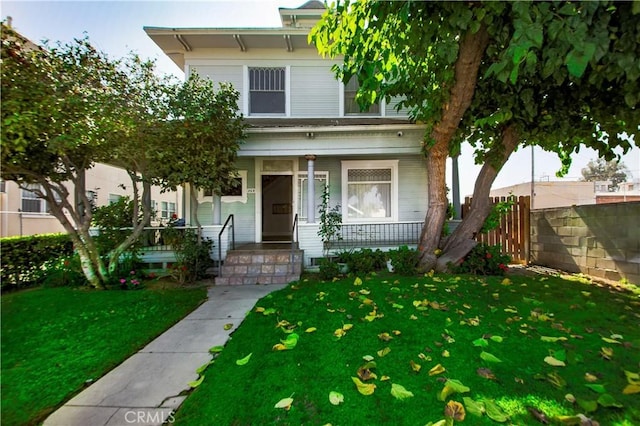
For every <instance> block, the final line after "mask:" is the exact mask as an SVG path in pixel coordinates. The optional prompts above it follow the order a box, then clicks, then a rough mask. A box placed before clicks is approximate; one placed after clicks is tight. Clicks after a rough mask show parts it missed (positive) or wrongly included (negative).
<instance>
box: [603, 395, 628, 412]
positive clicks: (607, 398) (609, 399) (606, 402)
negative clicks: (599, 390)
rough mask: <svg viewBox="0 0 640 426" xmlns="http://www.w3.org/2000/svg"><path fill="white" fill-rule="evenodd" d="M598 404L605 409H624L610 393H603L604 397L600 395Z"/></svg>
mask: <svg viewBox="0 0 640 426" xmlns="http://www.w3.org/2000/svg"><path fill="white" fill-rule="evenodd" d="M598 404H600V405H602V406H603V407H605V408H610V407H615V408H622V407H624V406H623V405H622V404H620V403H619V402H618V401H616V400H615V398H614V397H613V396H611V395H610V394H608V393H603V394H602V395H600V397H599V398H598Z"/></svg>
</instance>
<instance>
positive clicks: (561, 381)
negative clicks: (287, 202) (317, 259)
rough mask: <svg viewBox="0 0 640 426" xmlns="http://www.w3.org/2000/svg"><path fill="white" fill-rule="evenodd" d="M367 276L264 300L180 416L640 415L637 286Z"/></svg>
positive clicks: (209, 420) (469, 419)
mask: <svg viewBox="0 0 640 426" xmlns="http://www.w3.org/2000/svg"><path fill="white" fill-rule="evenodd" d="M362 278H363V279H362V280H361V279H359V278H357V277H350V278H346V279H342V280H338V281H335V282H321V281H318V280H315V279H312V278H309V279H305V280H303V281H302V282H300V283H296V284H292V285H289V286H288V287H287V288H285V289H283V290H281V291H279V292H277V293H273V294H272V295H269V296H267V297H266V298H264V299H262V300H260V301H259V302H258V304H257V307H256V308H255V309H254V310H252V312H251V313H249V314H248V316H247V317H246V319H245V321H244V322H243V323H242V325H241V326H240V327H239V329H238V330H236V331H235V332H234V334H233V336H232V339H230V340H229V342H228V343H227V345H226V346H225V347H224V348H223V349H222V351H221V352H220V353H219V355H218V357H217V358H216V359H215V361H214V362H213V364H211V365H210V366H209V367H208V368H207V369H206V370H205V372H204V373H203V375H204V381H203V382H202V384H201V385H200V386H198V387H197V388H196V389H195V390H194V391H193V392H192V394H191V395H190V396H189V397H188V398H187V400H186V401H185V402H184V404H183V405H182V406H181V408H180V409H179V410H178V413H177V415H176V422H177V424H184V425H199V424H203V425H204V424H215V425H257V424H261V425H266V424H283V425H284V424H288V425H300V424H307V425H316V424H317V425H324V424H333V425H388V424H393V425H425V424H430V422H434V423H436V422H438V421H440V420H442V419H445V416H446V414H445V413H448V414H449V415H451V416H453V418H456V419H458V420H459V419H460V418H461V417H462V415H463V412H462V411H463V409H464V416H465V417H466V420H465V421H466V423H467V424H473V425H489V424H497V423H498V422H502V423H504V424H517V425H536V424H542V423H546V422H549V423H552V422H555V421H558V422H561V423H560V424H581V423H580V422H581V421H584V423H582V424H592V423H587V420H585V419H587V418H591V419H593V420H595V421H598V422H600V424H601V425H637V424H640V393H638V392H639V391H640V376H639V375H638V373H640V364H639V362H640V351H639V348H640V330H639V328H638V322H639V318H640V301H639V299H638V295H637V294H634V293H631V292H627V291H620V290H616V289H612V288H610V287H603V286H598V285H595V284H589V283H585V282H579V281H575V280H567V279H562V278H559V277H542V276H536V277H529V276H516V275H513V276H510V277H509V278H508V279H506V280H505V279H503V278H502V277H480V276H455V275H441V276H438V275H436V276H424V277H413V278H406V277H396V276H386V275H385V276H383V275H378V276H373V277H368V278H365V277H362ZM216 350H219V348H216V349H214V350H213V352H216ZM356 383H357V384H356ZM451 401H455V402H457V403H460V404H461V405H457V404H456V403H453V402H451ZM276 406H277V407H276ZM461 407H464V408H461ZM578 415H583V416H584V417H583V418H580V417H579V416H578ZM563 416H565V417H563ZM456 423H457V420H456ZM593 424H595V423H593Z"/></svg>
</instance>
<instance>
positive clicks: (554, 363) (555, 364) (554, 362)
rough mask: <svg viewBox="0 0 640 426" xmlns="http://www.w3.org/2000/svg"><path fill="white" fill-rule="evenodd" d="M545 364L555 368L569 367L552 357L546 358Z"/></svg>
mask: <svg viewBox="0 0 640 426" xmlns="http://www.w3.org/2000/svg"><path fill="white" fill-rule="evenodd" d="M544 362H546V363H547V364H549V365H551V366H553V367H565V366H566V365H567V364H565V363H564V361H560V360H559V359H556V358H554V357H552V356H546V357H544Z"/></svg>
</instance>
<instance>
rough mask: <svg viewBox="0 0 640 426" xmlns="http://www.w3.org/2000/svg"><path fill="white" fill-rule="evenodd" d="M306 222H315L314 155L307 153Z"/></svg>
mask: <svg viewBox="0 0 640 426" xmlns="http://www.w3.org/2000/svg"><path fill="white" fill-rule="evenodd" d="M304 158H306V159H307V223H316V202H315V201H316V183H315V177H316V170H315V160H316V156H315V155H313V154H307V155H305V156H304Z"/></svg>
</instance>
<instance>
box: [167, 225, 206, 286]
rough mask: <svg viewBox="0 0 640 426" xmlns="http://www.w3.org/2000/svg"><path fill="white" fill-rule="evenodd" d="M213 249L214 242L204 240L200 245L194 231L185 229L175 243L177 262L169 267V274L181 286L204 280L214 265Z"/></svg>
mask: <svg viewBox="0 0 640 426" xmlns="http://www.w3.org/2000/svg"><path fill="white" fill-rule="evenodd" d="M212 248H213V241H211V240H210V239H203V240H202V241H201V242H200V243H198V236H197V235H196V233H195V232H194V231H193V229H185V230H184V231H183V232H181V233H180V234H179V237H178V238H176V240H175V241H174V243H173V249H174V250H175V253H176V260H177V261H176V262H175V263H174V264H172V265H171V266H170V267H169V273H170V274H171V276H172V277H173V278H175V279H176V281H178V283H180V284H181V285H182V284H185V283H187V282H193V281H196V280H199V279H202V278H204V277H205V276H206V275H207V269H208V268H209V267H210V266H211V265H213V260H211V254H210V253H211V249H212Z"/></svg>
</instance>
